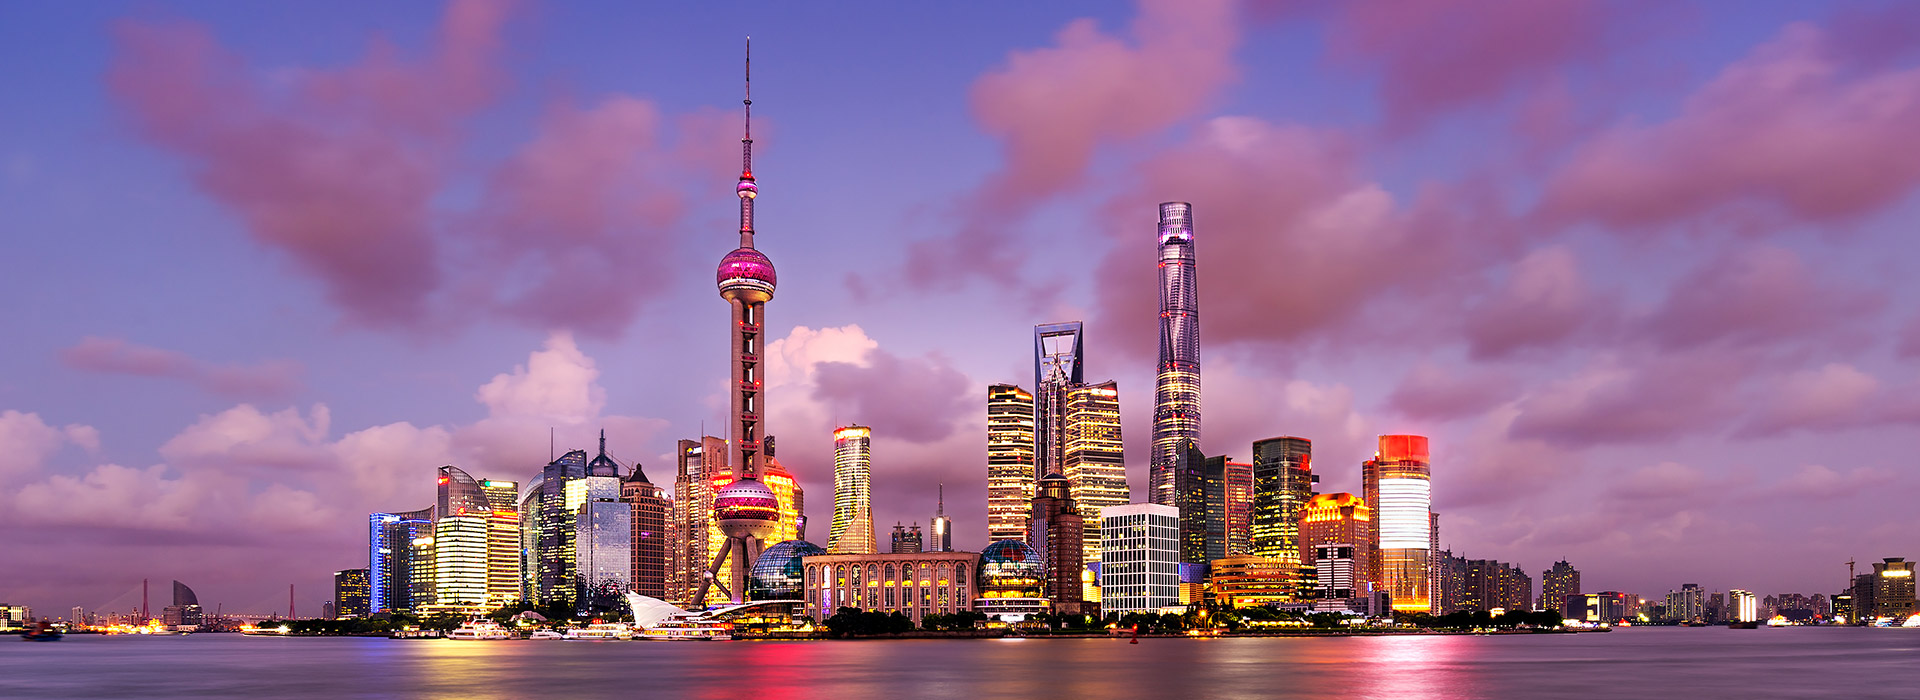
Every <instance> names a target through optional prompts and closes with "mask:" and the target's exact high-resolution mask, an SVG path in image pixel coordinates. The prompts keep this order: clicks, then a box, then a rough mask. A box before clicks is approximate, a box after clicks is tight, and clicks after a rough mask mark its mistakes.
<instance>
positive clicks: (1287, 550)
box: [1250, 436, 1371, 560]
mask: <svg viewBox="0 0 1920 700" xmlns="http://www.w3.org/2000/svg"><path fill="white" fill-rule="evenodd" d="M1317 480H1318V479H1317V477H1315V476H1314V475H1313V442H1312V441H1310V440H1308V439H1306V438H1300V437H1284V436H1283V437H1273V438H1267V439H1265V440H1260V441H1258V442H1255V443H1253V516H1252V520H1253V533H1252V535H1251V539H1252V542H1251V543H1250V547H1251V550H1252V553H1253V554H1254V555H1256V556H1262V557H1278V556H1286V555H1292V556H1298V557H1301V558H1302V559H1303V560H1306V559H1311V558H1312V557H1311V554H1310V553H1309V552H1307V550H1306V548H1304V547H1302V546H1301V544H1300V509H1301V508H1303V507H1305V506H1306V505H1307V501H1308V500H1309V499H1311V498H1313V482H1315V481H1317ZM1346 544H1355V545H1360V546H1371V543H1370V541H1368V542H1354V541H1346Z"/></svg>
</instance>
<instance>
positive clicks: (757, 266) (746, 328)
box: [693, 57, 871, 603]
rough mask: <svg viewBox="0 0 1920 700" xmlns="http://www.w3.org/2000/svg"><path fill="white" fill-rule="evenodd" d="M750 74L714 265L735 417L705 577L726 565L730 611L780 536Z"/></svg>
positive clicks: (768, 266) (767, 285)
mask: <svg viewBox="0 0 1920 700" xmlns="http://www.w3.org/2000/svg"><path fill="white" fill-rule="evenodd" d="M752 66H753V63H752V60H751V57H749V59H748V61H747V76H748V78H749V81H748V82H747V85H748V90H747V97H746V99H745V100H742V104H744V105H745V107H746V121H745V124H746V127H745V129H744V131H743V133H742V136H741V138H740V181H739V184H738V185H735V186H734V193H735V194H736V195H738V196H739V197H740V247H738V248H735V249H734V250H733V252H731V253H727V255H726V257H723V258H721V259H720V268H719V270H718V271H717V272H716V273H715V275H714V277H715V283H716V284H717V285H718V286H719V288H720V298H722V299H725V300H727V304H728V305H729V306H730V307H731V309H732V313H731V316H732V319H731V320H732V324H731V325H730V326H729V332H728V336H729V338H730V343H731V346H732V348H731V352H729V353H728V354H727V356H726V357H727V365H728V367H730V368H732V381H731V382H730V383H729V384H728V385H727V386H728V387H729V390H730V393H731V394H732V404H733V406H732V408H733V411H732V413H731V414H730V415H729V417H728V420H730V421H731V422H732V426H733V435H732V438H733V439H732V441H731V443H730V444H729V449H728V456H729V459H728V460H727V461H728V463H729V464H731V465H732V467H733V469H734V475H733V476H734V479H735V480H734V481H733V483H730V484H727V486H726V487H725V488H722V489H720V490H719V491H718V492H717V493H715V494H714V497H713V508H714V516H715V517H716V518H717V519H718V520H719V524H720V531H721V534H723V535H725V536H726V541H725V543H724V544H723V545H722V546H721V549H720V551H719V552H718V553H716V554H715V555H714V558H713V564H712V565H711V566H710V567H709V568H708V572H709V574H712V575H713V576H717V575H718V573H719V571H720V567H721V565H722V564H724V563H726V562H728V561H731V562H732V566H731V574H732V575H731V576H730V577H729V580H730V581H731V582H732V583H733V586H732V590H730V591H728V593H729V594H730V596H731V598H732V600H733V602H736V603H739V602H744V601H745V596H746V591H745V590H744V589H745V587H746V580H747V571H748V568H749V567H751V566H752V565H753V560H754V559H756V558H758V557H759V556H760V550H761V549H762V548H763V546H764V545H765V544H766V540H767V538H769V537H772V536H774V535H775V534H777V533H778V532H779V530H780V502H779V497H778V495H777V494H775V493H774V492H773V490H772V489H770V488H768V487H767V485H766V484H765V483H762V482H761V481H760V474H761V468H762V467H763V466H764V465H763V464H762V462H761V459H762V457H763V453H762V446H761V440H762V439H764V438H765V435H766V433H765V432H764V430H763V427H762V426H761V420H760V417H761V414H762V413H763V412H764V411H765V410H766V391H765V386H764V384H763V379H762V377H761V375H760V364H761V359H760V357H761V353H763V352H765V350H766V348H765V346H764V344H763V340H762V338H761V334H762V331H763V330H764V329H765V328H766V322H767V319H766V315H765V312H766V305H767V302H768V301H770V300H772V299H773V290H774V286H775V283H776V281H777V280H776V277H775V275H774V270H773V261H772V260H770V259H768V258H767V256H766V255H765V254H763V253H761V252H760V251H758V250H755V249H754V247H753V236H754V230H753V207H754V200H755V198H757V197H758V196H759V195H760V186H759V184H758V183H756V182H755V181H754V178H753V92H752V88H751V86H752V82H751V76H752ZM869 527H871V526H869ZM713 576H708V577H706V578H703V579H702V580H701V581H700V586H699V588H698V589H696V590H695V591H694V596H693V597H694V599H696V600H705V599H706V595H707V589H708V587H709V585H710V584H711V583H712V582H713V581H714V577H713Z"/></svg>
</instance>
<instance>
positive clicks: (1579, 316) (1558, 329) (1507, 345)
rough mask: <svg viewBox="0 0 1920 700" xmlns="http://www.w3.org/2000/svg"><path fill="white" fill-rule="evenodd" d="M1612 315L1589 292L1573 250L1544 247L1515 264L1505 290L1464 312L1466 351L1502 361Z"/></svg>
mask: <svg viewBox="0 0 1920 700" xmlns="http://www.w3.org/2000/svg"><path fill="white" fill-rule="evenodd" d="M1611 313H1612V312H1611V308H1610V307H1609V306H1608V305H1607V304H1606V303H1605V302H1604V301H1603V300H1601V299H1599V298H1597V297H1596V296H1595V295H1594V293H1593V291H1592V290H1590V289H1588V287H1587V283H1586V280H1585V278H1584V277H1583V276H1582V275H1581V274H1580V266H1579V263H1578V262H1576V261H1575V259H1574V254H1573V251H1572V250H1570V249H1568V248H1565V247H1562V246H1553V247H1548V248H1542V249H1539V250H1535V251H1533V252H1530V253H1528V254H1527V255H1526V257H1524V258H1521V259H1520V261H1519V262H1516V263H1514V265H1513V269H1512V271H1511V273H1510V274H1509V275H1508V277H1507V283H1506V286H1505V288H1503V289H1501V290H1499V291H1498V292H1496V293H1495V294H1494V295H1493V296H1492V297H1491V298H1489V299H1487V300H1486V301H1485V302H1483V303H1481V304H1480V305H1478V306H1477V307H1476V308H1474V309H1472V310H1470V311H1469V312H1468V315H1467V322H1466V340H1467V347H1468V352H1469V353H1470V354H1471V355H1472V356H1473V357H1474V358H1476V359H1483V358H1500V357H1506V356H1509V355H1512V354H1514V353H1517V352H1521V351H1524V350H1526V349H1529V348H1537V347H1541V346H1547V345H1552V344H1555V343H1558V342H1561V341H1564V340H1566V339H1567V338H1569V337H1570V336H1573V335H1574V334H1575V333H1577V332H1579V331H1580V330H1581V329H1582V328H1585V327H1588V326H1590V325H1592V324H1595V323H1600V322H1605V321H1607V320H1608V317H1609V316H1610V315H1611Z"/></svg>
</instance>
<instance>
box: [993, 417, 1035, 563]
mask: <svg viewBox="0 0 1920 700" xmlns="http://www.w3.org/2000/svg"><path fill="white" fill-rule="evenodd" d="M1033 426H1034V403H1033V395H1032V394H1029V393H1027V391H1026V390H1025V389H1022V388H1020V387H1017V386H1014V385H1012V384H993V385H990V386H988V387H987V541H988V542H998V541H1000V540H1014V539H1020V538H1022V537H1026V536H1027V515H1028V507H1029V504H1031V503H1032V502H1033V489H1034V462H1033V451H1034V447H1033V445H1034V437H1033V435H1034V432H1033V431H1034V427H1033Z"/></svg>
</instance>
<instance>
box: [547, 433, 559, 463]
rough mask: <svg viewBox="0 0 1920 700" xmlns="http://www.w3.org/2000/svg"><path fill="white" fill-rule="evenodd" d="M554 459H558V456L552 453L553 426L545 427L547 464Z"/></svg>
mask: <svg viewBox="0 0 1920 700" xmlns="http://www.w3.org/2000/svg"><path fill="white" fill-rule="evenodd" d="M556 459H559V456H557V455H555V454H554V453H553V426H551V425H549V426H547V462H548V463H552V462H553V460H556Z"/></svg>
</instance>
